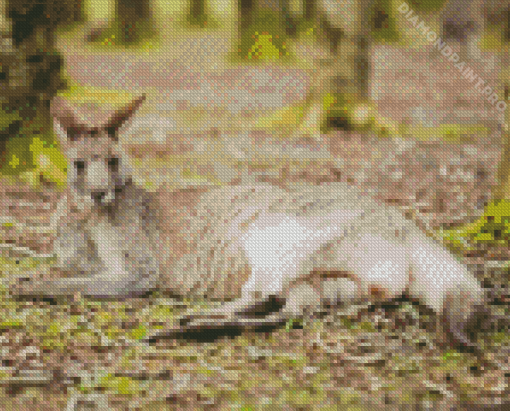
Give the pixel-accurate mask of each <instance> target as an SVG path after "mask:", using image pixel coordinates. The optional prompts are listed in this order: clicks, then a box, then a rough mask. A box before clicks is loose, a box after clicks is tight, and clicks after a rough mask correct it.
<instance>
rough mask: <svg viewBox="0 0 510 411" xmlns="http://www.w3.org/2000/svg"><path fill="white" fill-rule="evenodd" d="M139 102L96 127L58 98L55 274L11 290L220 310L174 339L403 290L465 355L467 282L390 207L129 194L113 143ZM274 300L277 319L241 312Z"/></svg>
mask: <svg viewBox="0 0 510 411" xmlns="http://www.w3.org/2000/svg"><path fill="white" fill-rule="evenodd" d="M144 98H145V96H141V97H140V98H138V99H136V100H134V101H133V102H132V103H130V104H128V105H127V106H126V107H123V108H122V109H120V110H118V111H116V112H114V113H113V114H112V115H111V116H109V118H108V119H107V120H105V121H102V122H94V121H92V120H91V119H90V118H86V119H82V118H81V117H80V116H79V115H78V113H77V112H76V111H75V110H74V109H73V108H72V107H71V106H69V105H68V104H67V103H65V102H61V103H60V104H59V105H58V107H57V108H56V109H55V110H54V111H55V114H54V127H55V131H56V133H57V135H58V138H59V140H60V144H61V146H62V148H63V150H64V152H65V155H66V156H67V159H68V164H69V168H68V189H67V195H66V196H65V197H64V198H63V199H62V203H61V207H60V209H61V212H60V213H59V214H58V216H57V217H56V218H57V221H58V225H59V228H58V234H57V238H56V240H55V246H54V247H55V252H56V254H57V257H58V262H57V264H56V266H54V267H52V269H51V270H52V273H53V274H55V275H56V276H57V278H51V279H45V280H40V279H39V280H38V279H35V278H32V279H29V280H24V281H21V282H19V283H18V284H17V286H16V288H15V289H16V292H17V293H19V294H25V295H46V296H59V295H70V294H73V293H81V294H84V295H87V296H91V297H96V298H101V297H109V298H125V297H129V296H133V295H136V294H140V293H146V292H147V291H149V290H152V289H156V288H157V289H160V290H163V291H166V292H169V293H171V294H173V295H177V296H187V297H190V296H191V297H192V296H200V297H206V298H208V299H211V300H221V301H224V302H225V303H224V304H223V305H221V306H220V307H219V308H216V309H211V310H210V311H206V312H205V313H202V314H196V315H192V316H190V317H189V318H187V319H186V321H188V323H187V324H185V325H184V326H183V327H182V328H181V331H185V330H192V329H200V328H201V327H211V326H214V325H219V326H225V325H229V324H230V325H232V324H234V325H240V326H247V327H248V326H259V325H263V324H270V323H271V324H280V323H283V322H285V321H286V320H287V319H289V318H293V317H299V316H301V315H303V313H304V312H305V311H307V310H313V309H316V308H317V307H318V306H319V305H320V304H321V302H322V303H324V302H327V303H329V304H335V303H344V304H349V303H353V302H356V301H358V300H360V299H368V300H369V301H377V300H383V301H384V300H386V299H392V298H394V297H398V296H400V295H401V294H403V293H404V292H405V293H407V294H408V295H409V296H410V297H412V298H415V299H417V300H419V301H420V302H421V303H422V304H424V305H426V306H428V307H430V308H431V309H433V310H434V311H435V312H436V314H438V315H440V316H442V318H445V319H446V322H445V324H446V331H447V333H448V335H450V336H451V337H453V339H454V340H455V341H456V342H457V343H459V344H461V345H463V346H467V347H473V348H475V347H476V344H475V343H474V342H473V340H472V338H471V337H470V334H469V327H468V325H469V324H470V322H471V320H473V319H474V318H476V315H477V314H478V313H480V312H483V311H484V310H483V302H484V293H483V289H482V287H481V285H480V283H479V282H478V281H477V280H476V278H475V277H474V276H473V275H472V274H471V273H470V272H469V271H468V270H467V268H466V266H465V265H464V264H462V263H460V262H459V261H457V259H456V258H455V257H454V256H453V255H452V254H451V253H450V252H448V251H447V250H446V249H445V248H444V247H443V246H442V245H441V244H439V243H437V242H435V241H434V240H433V239H431V238H429V237H428V236H427V235H426V234H425V233H424V232H422V231H421V230H420V229H419V228H418V227H417V226H416V225H415V224H414V223H413V222H412V221H409V220H407V219H405V218H404V216H403V215H402V214H401V213H400V212H399V211H398V210H397V209H395V208H392V207H389V206H386V205H382V204H379V203H377V202H376V201H375V200H373V199H370V198H368V197H367V196H365V195H364V194H363V193H362V192H361V191H359V190H357V189H355V188H353V187H349V186H348V185H346V184H344V183H333V184H328V185H322V186H310V185H299V186H298V187H296V188H293V189H289V190H283V189H280V188H277V187H274V186H271V185H269V184H254V185H253V184H252V185H246V184H240V185H227V186H223V187H220V188H218V187H214V188H210V187H197V188H193V189H189V188H188V189H182V190H169V189H167V188H166V187H165V186H162V187H160V188H158V189H157V190H154V191H148V190H147V189H144V188H142V187H140V186H138V185H137V184H136V183H135V182H134V181H133V179H132V177H131V175H132V174H131V172H130V169H129V164H128V159H127V157H126V156H125V155H124V154H122V147H121V143H120V142H119V138H118V136H119V129H120V127H122V125H123V123H125V122H126V121H127V120H128V119H129V118H130V117H131V116H132V114H133V112H134V111H135V110H136V109H137V108H138V107H139V106H140V105H141V103H142V101H143V100H144ZM62 210H63V211H62ZM273 298H276V299H277V300H278V301H280V302H282V304H283V307H282V308H281V309H280V310H279V311H277V312H276V313H273V314H270V315H269V316H268V317H266V318H263V317H260V316H258V317H257V316H253V315H250V313H253V310H255V309H257V308H258V307H260V306H262V305H263V304H264V303H267V302H268V301H269V300H271V299H273ZM168 335H173V334H172V332H166V331H163V332H161V333H158V334H156V336H155V337H164V336H168Z"/></svg>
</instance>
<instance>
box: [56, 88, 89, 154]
mask: <svg viewBox="0 0 510 411" xmlns="http://www.w3.org/2000/svg"><path fill="white" fill-rule="evenodd" d="M50 112H51V115H52V117H53V130H54V131H55V134H56V135H57V137H58V140H59V142H60V144H61V145H62V146H65V145H66V144H67V141H68V140H69V139H72V136H73V135H74V134H75V133H76V131H77V130H78V129H80V128H81V127H82V125H81V124H80V123H79V122H78V119H77V117H76V113H75V112H74V110H73V109H72V107H71V106H70V105H69V103H68V102H67V101H66V100H64V99H62V98H59V97H56V98H55V99H54V100H53V101H52V103H51V111H50Z"/></svg>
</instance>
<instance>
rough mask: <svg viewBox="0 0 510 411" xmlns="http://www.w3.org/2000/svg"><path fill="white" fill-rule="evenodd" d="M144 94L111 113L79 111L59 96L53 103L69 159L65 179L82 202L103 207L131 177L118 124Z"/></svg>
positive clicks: (129, 114)
mask: <svg viewBox="0 0 510 411" xmlns="http://www.w3.org/2000/svg"><path fill="white" fill-rule="evenodd" d="M143 100H145V95H142V96H140V97H139V98H137V99H135V100H133V101H132V102H130V103H129V104H127V105H126V106H124V107H122V108H121V109H119V110H117V111H115V112H114V113H112V114H109V115H106V116H103V118H100V117H101V113H99V112H97V111H96V112H85V111H84V110H82V111H80V112H78V111H77V110H75V109H74V108H72V107H71V106H70V105H69V104H68V103H66V102H65V101H62V100H58V101H55V102H54V105H53V107H52V114H53V119H54V122H53V125H54V130H55V133H56V134H57V136H58V139H59V142H60V145H61V147H62V149H63V151H64V154H65V155H66V157H67V159H68V168H67V183H68V187H69V188H70V189H72V190H73V191H74V194H75V195H76V197H77V200H81V201H79V202H81V204H80V205H81V206H82V207H83V206H89V207H105V206H109V205H111V204H112V203H113V201H114V200H115V194H116V193H118V192H119V191H121V190H122V187H123V186H125V185H126V184H127V183H128V182H129V181H130V180H131V172H130V170H129V166H128V164H127V161H126V160H125V158H124V157H123V156H122V153H121V151H122V150H121V148H120V147H119V139H118V131H119V128H120V127H121V126H122V125H123V124H124V123H125V122H126V121H127V120H128V119H129V118H130V117H131V116H132V115H133V113H134V112H135V111H136V110H137V109H138V107H139V106H140V105H141V103H142V102H143Z"/></svg>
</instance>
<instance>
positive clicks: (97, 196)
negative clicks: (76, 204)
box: [92, 191, 106, 203]
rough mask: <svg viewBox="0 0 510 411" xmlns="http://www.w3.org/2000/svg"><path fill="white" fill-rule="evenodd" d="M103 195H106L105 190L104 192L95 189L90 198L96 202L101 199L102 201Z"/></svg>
mask: <svg viewBox="0 0 510 411" xmlns="http://www.w3.org/2000/svg"><path fill="white" fill-rule="evenodd" d="M105 196H106V192H104V191H97V192H94V193H92V199H93V200H94V201H95V202H96V203H100V202H101V201H103V199H104V198H105Z"/></svg>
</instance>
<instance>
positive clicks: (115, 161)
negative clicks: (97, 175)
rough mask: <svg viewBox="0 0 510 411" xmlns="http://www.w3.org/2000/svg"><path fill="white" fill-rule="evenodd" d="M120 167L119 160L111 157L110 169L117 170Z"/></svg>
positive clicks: (109, 161)
mask: <svg viewBox="0 0 510 411" xmlns="http://www.w3.org/2000/svg"><path fill="white" fill-rule="evenodd" d="M118 166H119V159H118V158H116V157H111V158H109V159H108V167H110V168H113V169H116V168H117V167H118Z"/></svg>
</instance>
